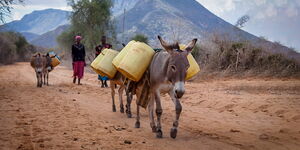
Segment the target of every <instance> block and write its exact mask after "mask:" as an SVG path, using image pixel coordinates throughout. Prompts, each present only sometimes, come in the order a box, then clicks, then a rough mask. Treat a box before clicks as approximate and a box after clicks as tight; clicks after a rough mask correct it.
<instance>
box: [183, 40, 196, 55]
mask: <svg viewBox="0 0 300 150" xmlns="http://www.w3.org/2000/svg"><path fill="white" fill-rule="evenodd" d="M196 42H197V39H193V40H192V41H191V42H190V43H189V44H188V45H187V47H186V48H185V50H186V51H187V52H189V53H190V52H192V50H193V48H194V47H195V45H196Z"/></svg>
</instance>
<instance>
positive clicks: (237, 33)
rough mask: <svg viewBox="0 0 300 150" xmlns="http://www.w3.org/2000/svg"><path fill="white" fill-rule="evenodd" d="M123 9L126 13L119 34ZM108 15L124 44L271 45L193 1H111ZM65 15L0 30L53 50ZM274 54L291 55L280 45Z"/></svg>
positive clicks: (46, 13)
mask: <svg viewBox="0 0 300 150" xmlns="http://www.w3.org/2000/svg"><path fill="white" fill-rule="evenodd" d="M124 9H126V11H125V30H124V33H123V30H122V29H123V19H124ZM112 13H113V18H114V19H115V22H116V27H117V28H116V29H117V31H116V33H117V38H118V40H119V41H121V42H124V43H126V42H128V41H129V40H130V38H131V37H133V36H134V35H135V34H139V33H141V34H145V35H146V36H147V37H148V38H149V43H150V44H151V45H152V46H154V47H155V46H159V43H158V40H157V39H156V37H157V35H161V36H163V37H164V38H165V39H167V40H169V41H176V40H177V41H180V42H183V43H186V42H187V41H189V40H191V39H192V38H199V39H200V40H201V39H206V38H207V36H208V35H211V34H214V33H216V34H224V35H226V36H228V37H229V38H231V39H233V40H237V39H243V40H248V41H252V42H253V43H258V44H266V45H268V46H269V47H272V46H274V43H272V42H269V41H265V40H262V39H260V38H258V37H256V36H254V35H252V34H250V33H248V32H245V31H243V30H240V29H239V28H236V27H235V26H233V25H231V24H230V23H228V22H226V21H224V20H223V19H221V18H219V17H217V16H216V15H214V14H213V13H211V12H210V11H209V10H207V9H206V8H205V7H203V6H202V5H201V4H200V3H198V2H197V1H196V0H130V1H129V0H128V1H125V0H114V7H113V8H112ZM69 15H70V12H68V11H63V10H57V9H46V10H40V11H34V12H32V13H30V14H28V15H25V16H24V17H23V18H22V19H21V20H18V21H13V22H10V23H7V24H5V25H2V26H0V31H5V30H13V31H17V32H21V33H22V34H23V35H24V36H25V37H26V38H27V39H28V41H29V42H31V43H33V44H35V45H39V46H43V47H55V46H57V43H56V37H57V36H58V35H59V34H60V33H61V32H63V31H64V30H65V29H67V28H68V24H69V20H68V16H69ZM275 51H276V52H282V53H285V54H290V53H292V54H294V52H293V51H291V49H289V48H287V47H284V46H282V47H281V48H280V49H279V50H275ZM295 55H299V54H297V53H295Z"/></svg>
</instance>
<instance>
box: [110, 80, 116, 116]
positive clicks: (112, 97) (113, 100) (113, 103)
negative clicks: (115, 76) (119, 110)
mask: <svg viewBox="0 0 300 150" xmlns="http://www.w3.org/2000/svg"><path fill="white" fill-rule="evenodd" d="M110 84H111V86H110V89H111V99H112V111H113V112H116V105H115V84H114V83H113V82H110Z"/></svg>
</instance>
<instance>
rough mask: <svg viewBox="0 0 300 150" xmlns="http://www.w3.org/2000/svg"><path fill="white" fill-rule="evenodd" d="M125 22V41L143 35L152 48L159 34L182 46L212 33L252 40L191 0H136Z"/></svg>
mask: <svg viewBox="0 0 300 150" xmlns="http://www.w3.org/2000/svg"><path fill="white" fill-rule="evenodd" d="M123 17H124V15H123V14H121V15H120V16H118V17H117V26H118V27H117V29H118V31H117V33H122V30H121V29H122V25H123ZM125 18H126V21H125V33H124V34H125V37H126V38H127V39H125V41H127V40H128V39H129V38H130V37H132V36H133V35H134V34H136V33H143V34H145V35H147V36H148V37H149V38H150V43H152V44H154V45H156V44H158V43H157V39H156V36H157V35H159V34H160V35H162V36H164V37H166V38H167V39H170V40H179V41H182V42H186V41H187V40H190V39H191V38H194V37H197V38H205V36H206V35H207V33H215V32H216V33H226V34H228V35H229V36H230V37H232V38H237V37H240V36H241V37H243V38H246V39H255V38H256V37H255V36H253V35H251V34H249V33H247V32H245V31H242V30H240V29H238V28H236V27H235V26H233V25H231V24H229V23H228V22H226V21H224V20H222V19H221V18H219V17H217V16H216V15H214V14H212V13H211V12H210V11H209V10H207V9H206V8H205V7H203V6H202V5H201V4H199V3H198V2H197V1H195V0H176V1H174V0H139V1H138V2H137V3H136V5H135V6H134V7H133V8H131V9H129V10H128V11H127V12H126V14H125ZM118 37H119V38H121V37H122V34H119V36H118ZM123 40H124V39H123Z"/></svg>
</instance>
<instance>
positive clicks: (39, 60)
mask: <svg viewBox="0 0 300 150" xmlns="http://www.w3.org/2000/svg"><path fill="white" fill-rule="evenodd" d="M30 65H31V67H32V68H33V69H34V70H35V73H36V78H37V87H42V85H43V77H42V76H43V72H44V68H45V66H46V64H45V61H44V56H42V54H40V53H36V54H34V55H33V56H32V57H31V60H30Z"/></svg>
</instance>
